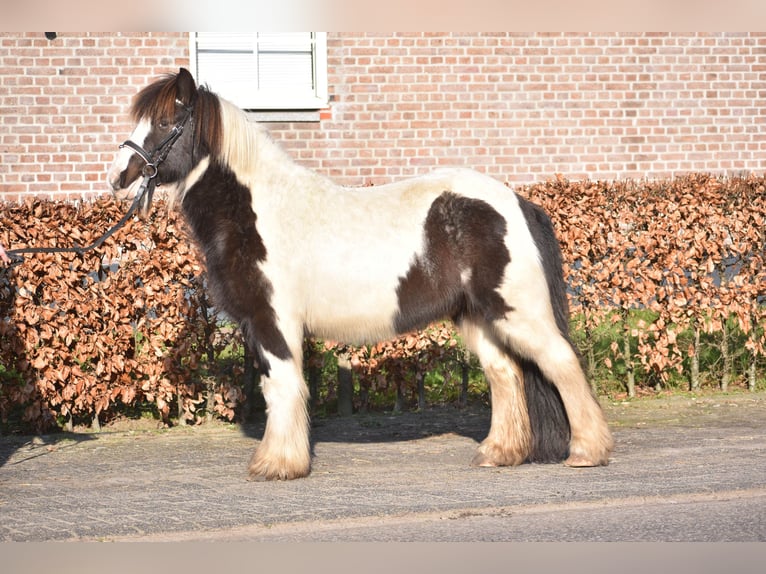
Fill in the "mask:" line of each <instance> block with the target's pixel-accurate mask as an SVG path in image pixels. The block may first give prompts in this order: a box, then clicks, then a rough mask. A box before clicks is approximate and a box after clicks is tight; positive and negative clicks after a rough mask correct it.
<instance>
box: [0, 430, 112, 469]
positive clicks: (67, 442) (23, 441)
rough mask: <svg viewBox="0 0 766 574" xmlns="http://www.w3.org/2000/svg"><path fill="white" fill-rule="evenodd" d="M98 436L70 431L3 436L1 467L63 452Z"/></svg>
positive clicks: (0, 455) (0, 445)
mask: <svg viewBox="0 0 766 574" xmlns="http://www.w3.org/2000/svg"><path fill="white" fill-rule="evenodd" d="M96 438H97V437H96V436H93V435H88V434H78V433H70V432H55V433H50V434H41V435H35V436H22V435H8V436H2V437H0V468H3V467H5V466H15V465H19V464H24V463H25V462H28V461H30V460H32V459H35V458H39V457H41V456H47V455H50V454H53V453H55V452H61V451H63V450H66V449H69V448H73V447H75V446H77V445H79V444H80V443H82V442H85V441H90V440H95V439H96Z"/></svg>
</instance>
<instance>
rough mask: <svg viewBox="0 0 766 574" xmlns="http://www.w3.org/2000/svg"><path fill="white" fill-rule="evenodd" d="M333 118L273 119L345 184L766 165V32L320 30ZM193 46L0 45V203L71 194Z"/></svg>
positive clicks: (178, 38)
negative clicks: (442, 169) (433, 174)
mask: <svg viewBox="0 0 766 574" xmlns="http://www.w3.org/2000/svg"><path fill="white" fill-rule="evenodd" d="M328 52H329V54H328V56H329V83H330V90H329V91H330V95H331V99H332V101H331V103H330V110H329V111H328V112H325V113H324V114H323V115H324V116H329V119H328V118H325V119H323V120H322V121H321V122H319V123H292V124H272V125H271V127H270V129H271V132H272V134H273V135H274V138H275V139H277V140H280V141H282V142H283V143H284V145H285V147H286V148H287V149H288V150H290V152H291V153H292V154H293V156H294V157H296V158H297V159H298V160H299V161H300V162H301V163H303V164H305V165H308V166H310V167H312V168H314V169H317V170H319V171H321V172H323V173H326V174H327V175H330V176H331V177H333V178H334V179H336V181H338V182H340V183H344V184H348V185H363V184H365V183H368V182H372V183H376V184H379V183H383V182H385V181H390V180H392V179H396V178H399V177H403V176H409V175H414V174H418V173H423V172H425V171H428V170H430V169H432V168H434V167H437V166H447V165H460V166H470V167H474V168H476V169H479V170H481V171H483V172H485V173H489V174H491V175H494V176H496V177H498V178H499V179H501V180H505V181H509V182H533V181H540V180H545V179H548V178H550V177H552V176H553V175H554V174H556V173H561V174H564V175H565V176H567V177H569V178H571V179H582V178H590V179H623V178H661V177H668V176H672V175H674V174H679V173H685V172H689V171H703V172H711V173H739V172H746V171H754V172H759V173H760V172H763V171H764V170H766V34H763V33H761V34H593V35H582V34H551V35H541V34H330V35H329V37H328ZM187 64H188V37H187V35H186V34H168V33H155V34H126V35H121V36H118V35H115V34H61V35H60V37H59V38H57V39H56V40H54V41H53V42H49V41H48V40H46V39H45V38H44V37H43V35H42V34H41V33H36V34H28V35H21V36H20V35H18V34H15V35H14V34H0V198H4V199H18V198H19V197H21V196H22V195H23V194H27V193H32V194H55V195H61V196H66V197H70V198H73V197H80V196H81V195H83V194H85V195H88V194H93V193H98V192H101V191H102V190H103V189H104V185H105V184H104V172H105V170H106V168H107V166H108V164H109V162H110V161H111V159H112V157H113V155H114V152H115V150H116V146H117V144H118V143H119V142H121V141H122V140H123V139H124V138H125V136H126V135H127V133H128V132H129V130H130V126H129V125H127V124H126V117H125V114H126V110H127V107H128V105H129V103H130V98H131V97H132V95H133V94H134V93H135V92H136V91H137V90H138V89H139V88H140V87H141V86H143V85H145V84H146V83H147V82H148V81H149V79H150V78H153V77H155V76H156V75H158V74H159V73H162V72H166V71H171V70H173V69H175V68H177V67H178V66H179V65H187Z"/></svg>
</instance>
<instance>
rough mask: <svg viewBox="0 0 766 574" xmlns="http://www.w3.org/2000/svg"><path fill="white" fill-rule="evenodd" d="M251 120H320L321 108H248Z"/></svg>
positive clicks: (281, 121) (248, 115) (280, 121)
mask: <svg viewBox="0 0 766 574" xmlns="http://www.w3.org/2000/svg"><path fill="white" fill-rule="evenodd" d="M246 113H247V119H248V120H249V121H251V122H259V123H260V122H279V123H283V122H318V121H319V120H320V119H321V118H320V110H246Z"/></svg>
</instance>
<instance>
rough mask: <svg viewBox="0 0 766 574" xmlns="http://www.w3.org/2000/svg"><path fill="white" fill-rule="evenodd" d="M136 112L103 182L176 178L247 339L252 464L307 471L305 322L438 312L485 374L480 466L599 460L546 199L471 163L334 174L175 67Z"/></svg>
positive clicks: (426, 317)
mask: <svg viewBox="0 0 766 574" xmlns="http://www.w3.org/2000/svg"><path fill="white" fill-rule="evenodd" d="M131 117H132V119H133V120H134V121H135V122H136V126H135V129H134V131H133V133H132V134H131V135H130V137H129V140H128V141H126V142H125V143H124V144H123V145H122V146H120V147H121V149H120V151H119V153H118V155H117V157H116V158H115V160H114V163H113V165H112V166H111V168H110V170H109V175H108V177H109V183H110V184H111V187H112V188H113V190H114V192H115V194H116V195H117V196H118V197H120V198H123V197H131V196H135V195H136V194H137V193H138V192H139V188H140V191H144V189H145V188H147V187H149V188H150V190H151V189H153V186H154V185H156V184H160V185H163V186H165V187H166V188H168V189H169V191H168V197H169V199H170V203H172V204H175V205H178V206H180V209H181V211H182V212H183V214H184V217H185V219H186V220H187V222H188V223H189V225H190V227H191V229H192V232H193V234H194V237H195V239H196V240H197V242H198V243H199V245H200V246H201V248H202V250H203V253H204V257H205V261H206V263H207V270H208V281H209V285H210V290H211V295H212V297H213V300H214V301H215V302H216V304H217V305H219V306H220V307H221V308H222V309H223V310H225V311H226V313H227V314H229V315H230V316H231V317H232V318H233V319H234V320H236V321H237V322H238V324H239V326H240V328H241V330H242V332H243V334H244V336H245V339H246V341H247V344H248V345H249V347H250V348H251V349H252V350H254V351H255V352H256V354H257V358H258V364H259V366H260V369H261V372H262V378H261V385H262V391H263V396H264V398H265V400H266V406H267V423H266V428H265V431H264V434H263V438H262V440H261V442H260V444H259V445H258V447H257V449H256V451H255V453H254V454H253V456H252V459H251V461H250V466H249V474H250V477H251V478H252V479H294V478H298V477H303V476H306V475H308V474H309V472H310V469H311V454H310V452H311V451H310V442H309V417H308V411H307V395H308V389H307V385H306V383H305V381H304V379H303V372H302V364H301V360H302V355H303V354H302V351H301V349H302V343H303V338H304V336H306V335H307V334H310V335H314V336H317V337H321V338H327V339H332V340H338V341H345V342H349V343H356V344H361V343H369V342H374V341H379V340H384V339H386V338H390V337H394V336H396V335H399V334H402V333H405V332H408V331H411V330H413V329H417V328H422V327H425V326H426V325H428V324H429V323H431V322H433V321H435V320H438V319H442V318H450V319H452V320H453V321H454V323H455V325H456V326H457V327H458V329H459V332H460V334H461V335H462V337H463V340H464V342H465V344H466V345H467V346H468V347H469V349H470V350H472V351H473V352H474V353H475V354H476V355H477V356H478V358H479V360H480V362H481V364H482V366H483V369H484V373H485V376H486V378H487V380H488V381H489V385H490V391H491V402H492V415H491V422H490V429H489V433H488V435H487V437H486V438H485V439H484V440H483V441H482V442H481V444H480V445H479V447H478V451H477V453H476V455H475V457H474V458H473V461H472V464H473V465H475V466H506V465H518V464H521V463H524V462H561V461H564V463H565V464H566V465H569V466H575V467H580V466H598V465H606V464H608V461H609V455H610V452H611V450H612V446H613V442H612V437H611V434H610V431H609V428H608V426H607V424H606V420H605V418H604V415H603V413H602V410H601V408H600V406H599V404H598V402H597V400H596V399H595V397H594V395H593V393H592V392H591V389H590V386H589V385H588V383H587V381H586V379H585V376H584V374H583V371H582V369H581V366H580V362H579V358H578V355H577V353H576V352H575V349H574V347H573V345H572V343H571V341H570V339H569V337H568V313H569V311H568V306H567V299H566V292H565V284H564V280H563V276H562V269H561V253H560V249H559V245H558V242H557V240H556V237H555V234H554V230H553V227H552V225H551V222H550V219H549V218H548V217H547V215H546V214H545V213H544V212H543V211H542V210H541V209H540V208H538V207H537V206H535V205H533V204H532V203H530V202H528V201H526V200H524V199H523V198H521V197H519V196H518V195H516V194H515V193H514V192H513V191H512V190H510V189H509V188H508V187H506V186H505V185H503V184H502V183H500V182H498V181H496V180H494V179H492V178H490V177H487V176H484V175H482V174H480V173H478V172H476V171H472V170H469V169H440V170H438V171H434V172H433V173H430V174H427V175H423V176H420V177H415V178H412V179H406V180H403V181H399V182H396V183H390V184H386V185H380V186H374V187H364V188H348V187H342V186H339V185H337V184H335V183H333V182H332V181H330V180H329V179H327V178H326V177H323V176H322V175H320V174H317V173H315V172H314V171H312V170H309V169H307V168H305V167H302V166H300V165H298V164H296V163H295V162H294V161H293V160H292V159H291V158H290V157H289V156H288V155H287V154H286V153H285V152H284V151H283V150H282V149H281V148H280V147H279V146H278V145H276V144H275V143H274V142H273V141H272V139H271V138H270V137H269V135H268V133H267V132H266V131H264V129H263V128H262V127H261V126H259V125H257V124H255V123H253V122H251V121H249V120H248V118H247V116H246V114H245V113H244V112H243V111H242V110H240V109H239V108H237V107H235V106H234V105H233V104H231V103H230V102H228V101H226V100H225V99H223V98H221V97H219V96H218V95H216V94H215V93H213V92H211V91H210V90H209V89H207V88H206V87H204V86H199V87H198V86H197V85H196V83H195V81H194V79H193V77H192V75H191V74H190V73H189V72H188V71H187V70H185V69H183V68H182V69H181V70H180V72H179V73H178V74H171V75H167V76H164V77H162V78H160V79H159V80H157V81H155V82H154V83H152V84H150V85H148V86H147V87H145V88H144V89H142V90H141V91H140V92H139V93H138V94H137V95H136V96H135V99H134V102H133V106H132V109H131ZM142 176H143V178H142ZM149 198H151V194H149ZM144 208H145V209H148V208H149V202H148V201H146V202H145V204H144Z"/></svg>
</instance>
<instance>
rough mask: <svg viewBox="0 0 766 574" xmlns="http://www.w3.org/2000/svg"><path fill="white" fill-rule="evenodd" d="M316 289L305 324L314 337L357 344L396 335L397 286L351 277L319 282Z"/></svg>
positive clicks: (312, 292) (308, 308)
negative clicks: (394, 319)
mask: <svg viewBox="0 0 766 574" xmlns="http://www.w3.org/2000/svg"><path fill="white" fill-rule="evenodd" d="M316 283H324V284H323V285H321V284H320V285H318V284H316ZM327 283H330V284H327ZM313 287H314V288H313V289H311V294H310V297H309V299H308V301H307V303H308V305H307V308H306V321H305V322H306V327H307V328H308V330H309V332H311V333H312V334H314V335H316V336H319V337H322V338H325V339H332V340H335V341H342V342H346V343H356V344H359V343H370V342H374V341H379V340H382V339H387V338H390V337H393V336H394V335H395V334H396V333H395V330H394V321H393V318H394V316H395V315H396V313H397V311H398V309H399V304H398V297H397V294H396V287H395V285H386V284H385V282H383V281H382V280H381V281H369V280H365V279H364V278H360V279H355V278H353V277H348V276H347V277H345V278H340V277H338V278H337V280H336V281H330V282H328V281H326V280H325V281H318V282H317V281H315V285H314V286H313Z"/></svg>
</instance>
